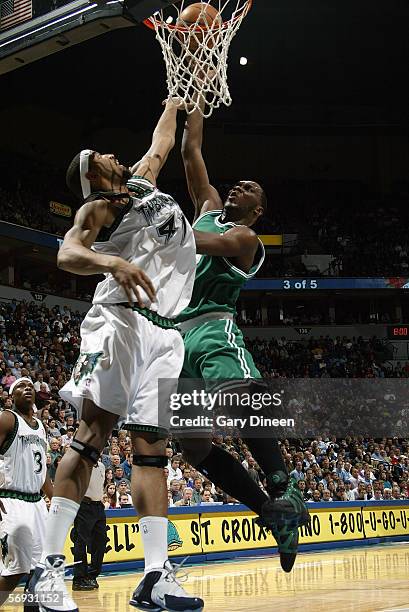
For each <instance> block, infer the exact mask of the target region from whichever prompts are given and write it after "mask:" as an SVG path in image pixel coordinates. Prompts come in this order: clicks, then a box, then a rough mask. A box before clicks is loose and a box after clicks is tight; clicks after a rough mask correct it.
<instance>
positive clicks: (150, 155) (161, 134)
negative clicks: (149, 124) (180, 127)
mask: <svg viewBox="0 0 409 612" xmlns="http://www.w3.org/2000/svg"><path fill="white" fill-rule="evenodd" d="M177 112H178V107H177V103H176V100H175V101H173V100H172V99H170V100H167V102H166V103H165V110H164V111H163V113H162V115H161V118H160V119H159V121H158V124H157V126H156V128H155V131H154V132H153V136H152V144H151V146H150V148H149V150H148V151H147V152H146V153H145V155H144V156H143V157H142V159H141V160H139V161H138V162H137V163H136V164H134V165H133V166H132V168H131V171H132V174H139V176H143V177H144V178H147V179H148V180H149V181H150V182H151V183H153V184H154V185H156V179H157V178H158V176H159V173H160V171H161V170H162V168H163V166H164V165H165V163H166V160H167V159H168V156H169V153H170V152H171V150H172V149H173V147H174V146H175V134H176V116H177Z"/></svg>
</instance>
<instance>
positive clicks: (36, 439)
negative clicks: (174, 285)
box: [0, 411, 47, 493]
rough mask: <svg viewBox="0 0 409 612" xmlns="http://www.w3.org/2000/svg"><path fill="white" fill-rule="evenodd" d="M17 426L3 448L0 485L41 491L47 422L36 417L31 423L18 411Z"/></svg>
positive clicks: (4, 487) (43, 477) (44, 467)
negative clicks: (32, 423)
mask: <svg viewBox="0 0 409 612" xmlns="http://www.w3.org/2000/svg"><path fill="white" fill-rule="evenodd" d="M13 414H14V415H15V417H16V423H15V427H14V430H13V431H12V433H11V434H10V436H9V437H8V438H6V440H5V442H4V444H3V446H2V448H0V489H2V490H3V489H6V490H8V491H19V492H20V493H39V492H40V489H41V487H42V486H43V484H44V481H45V477H46V471H47V466H46V452H47V438H46V434H45V430H44V426H43V424H42V423H41V421H39V420H38V419H36V418H35V421H36V425H37V426H36V427H35V426H33V427H32V426H31V425H29V424H28V423H27V421H25V420H24V419H23V417H21V416H20V415H19V414H17V413H16V412H14V411H13Z"/></svg>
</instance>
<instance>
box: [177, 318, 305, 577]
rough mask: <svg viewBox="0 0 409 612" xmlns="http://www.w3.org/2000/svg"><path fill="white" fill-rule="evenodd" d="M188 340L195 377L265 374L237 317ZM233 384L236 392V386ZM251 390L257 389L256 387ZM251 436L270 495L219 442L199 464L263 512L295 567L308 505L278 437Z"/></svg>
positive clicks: (287, 563) (283, 557)
mask: <svg viewBox="0 0 409 612" xmlns="http://www.w3.org/2000/svg"><path fill="white" fill-rule="evenodd" d="M184 341H185V350H186V357H185V365H187V366H188V368H189V371H190V373H191V375H193V377H195V378H199V377H200V376H201V377H203V378H204V379H205V380H208V381H209V382H211V384H214V382H216V381H220V382H221V381H225V380H233V381H234V380H237V381H241V380H245V379H249V380H251V379H253V380H255V381H257V379H261V375H260V372H259V371H258V370H257V368H256V366H255V364H254V361H253V358H252V356H251V355H250V353H249V352H248V351H247V349H246V346H245V344H244V339H243V335H242V333H241V331H240V330H239V329H238V327H237V326H236V325H235V323H234V322H233V321H230V320H226V321H211V322H208V323H207V324H206V325H202V326H199V327H197V328H194V329H193V330H190V331H189V332H187V334H185V337H184ZM229 390H230V391H231V392H234V389H232V388H230V389H229ZM254 390H255V391H259V389H254ZM249 392H252V391H251V388H250V389H249ZM245 441H246V443H247V444H248V446H249V448H250V450H251V452H252V453H253V455H254V458H255V459H256V461H257V462H258V463H259V465H260V467H261V468H262V470H263V471H264V473H265V474H266V479H267V483H268V493H269V496H270V497H267V496H265V495H264V493H263V492H262V491H261V490H260V488H259V487H258V485H257V484H256V483H255V482H254V481H253V480H252V479H251V478H250V477H249V475H248V473H247V471H246V470H245V469H244V468H243V467H242V466H240V467H241V468H242V470H243V471H242V473H241V474H240V473H239V472H240V468H238V467H237V465H236V466H235V467H234V468H233V465H231V467H230V466H229V467H228V466H227V461H228V460H227V458H226V456H225V455H223V451H222V452H221V449H219V448H218V447H217V446H212V448H211V451H210V453H209V455H208V456H207V457H206V458H205V459H203V460H201V462H200V464H198V465H197V466H196V465H195V467H197V469H199V470H200V471H202V473H205V474H206V473H207V474H208V476H209V478H210V479H211V480H213V482H214V483H215V484H218V485H219V486H220V487H222V488H223V489H224V490H225V491H226V493H229V494H230V495H232V496H233V497H235V498H236V499H239V500H240V501H242V502H243V503H244V504H246V505H247V506H248V507H249V508H250V509H252V510H253V511H254V512H256V513H257V514H259V516H260V517H261V521H262V523H263V525H264V526H266V527H268V528H270V529H271V530H272V531H273V534H274V537H275V538H276V540H277V544H278V546H279V550H280V561H281V565H282V567H283V569H284V570H285V571H290V570H291V568H292V566H293V565H294V561H295V557H296V552H297V545H298V526H299V525H300V524H304V523H305V522H307V520H308V511H307V509H306V506H305V503H304V501H303V499H302V497H301V495H300V494H299V491H298V492H297V490H296V488H295V487H294V483H293V482H292V481H290V480H289V477H288V472H287V469H286V467H285V464H284V460H283V457H282V454H281V451H280V448H279V446H278V440H277V439H275V438H273V437H270V438H265V439H263V438H250V439H246V440H245ZM185 445H186V444H185ZM226 455H227V453H226ZM234 461H235V460H234ZM236 463H238V462H236ZM193 465H194V464H193ZM222 465H223V473H224V481H225V482H224V484H221V476H220V472H219V469H220V466H222ZM224 470H226V472H225V471H224ZM227 470H231V471H232V473H233V474H235V476H236V477H235V478H230V477H229V472H228V471H227ZM261 494H262V495H264V499H263V497H262V496H261Z"/></svg>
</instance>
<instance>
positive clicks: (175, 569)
mask: <svg viewBox="0 0 409 612" xmlns="http://www.w3.org/2000/svg"><path fill="white" fill-rule="evenodd" d="M188 559H189V557H185V558H184V559H183V561H182V563H179V564H177V563H171V562H170V561H169V565H170V569H168V568H165V569H166V572H167V574H166V576H165V580H166V581H167V582H175V583H176V584H177V585H178V586H179V585H180V583H181V582H186V580H187V579H188V576H189V572H187V571H185V570H182V566H183V565H184V564H185V563H186V561H187V560H188ZM181 571H182V573H181V574H180V575H179V576H178V575H177V574H178V573H180V572H181Z"/></svg>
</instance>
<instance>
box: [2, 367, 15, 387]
mask: <svg viewBox="0 0 409 612" xmlns="http://www.w3.org/2000/svg"><path fill="white" fill-rule="evenodd" d="M15 380H16V377H15V376H13V374H12V373H11V369H10V368H6V373H5V374H4V376H3V377H2V379H1V384H2V385H3V389H4V390H5V391H8V390H9V388H10V387H11V385H12V384H13V382H14V381H15Z"/></svg>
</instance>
